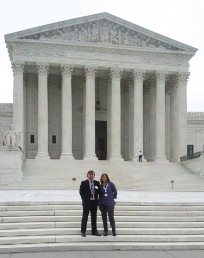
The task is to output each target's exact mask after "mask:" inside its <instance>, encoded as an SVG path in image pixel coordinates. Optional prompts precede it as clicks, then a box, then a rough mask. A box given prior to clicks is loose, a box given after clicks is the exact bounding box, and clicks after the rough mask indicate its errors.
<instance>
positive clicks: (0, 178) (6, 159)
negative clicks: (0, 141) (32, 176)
mask: <svg viewBox="0 0 204 258" xmlns="http://www.w3.org/2000/svg"><path fill="white" fill-rule="evenodd" d="M0 157H1V162H0V185H2V184H13V183H17V182H20V181H22V177H23V172H22V165H23V160H24V155H23V152H22V151H21V150H20V149H19V148H18V147H10V148H8V147H3V148H1V149H0Z"/></svg>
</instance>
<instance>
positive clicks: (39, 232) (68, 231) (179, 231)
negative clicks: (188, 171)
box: [0, 226, 204, 240]
mask: <svg viewBox="0 0 204 258" xmlns="http://www.w3.org/2000/svg"><path fill="white" fill-rule="evenodd" d="M98 230H99V231H101V232H103V230H102V227H101V228H100V227H98ZM87 232H90V231H89V230H88V231H87ZM117 233H118V235H126V236H127V235H163V236H165V235H185V234H186V235H202V234H203V235H204V228H185V229H183V228H119V227H118V226H117ZM50 235H69V236H70V235H71V236H73V235H80V227H77V228H74V227H72V228H39V229H9V230H1V231H0V237H12V236H50ZM0 240H1V238H0Z"/></svg>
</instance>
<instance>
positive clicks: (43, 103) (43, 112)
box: [36, 64, 49, 158]
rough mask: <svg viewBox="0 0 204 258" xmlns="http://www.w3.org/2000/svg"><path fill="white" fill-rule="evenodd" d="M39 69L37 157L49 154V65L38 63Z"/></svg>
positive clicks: (46, 156) (47, 156)
mask: <svg viewBox="0 0 204 258" xmlns="http://www.w3.org/2000/svg"><path fill="white" fill-rule="evenodd" d="M37 70H38V152H37V156H36V158H49V154H48V65H47V64H37Z"/></svg>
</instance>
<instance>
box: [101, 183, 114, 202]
mask: <svg viewBox="0 0 204 258" xmlns="http://www.w3.org/2000/svg"><path fill="white" fill-rule="evenodd" d="M106 195H107V196H106ZM114 199H117V189H116V187H115V185H114V183H113V182H108V184H107V189H106V191H105V189H104V187H103V186H102V185H101V196H100V199H99V203H100V204H101V205H107V206H111V205H114V204H115V201H114Z"/></svg>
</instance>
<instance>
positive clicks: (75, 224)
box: [0, 218, 204, 230]
mask: <svg viewBox="0 0 204 258" xmlns="http://www.w3.org/2000/svg"><path fill="white" fill-rule="evenodd" d="M116 223H117V227H119V228H183V229H184V228H204V222H182V221H181V222H169V221H168V222H160V221H159V222H151V221H149V222H141V221H139V222H135V221H125V218H124V221H122V222H121V221H118V219H117V220H116ZM97 224H98V227H101V228H102V220H101V219H98V223H97ZM80 226H81V222H80V218H79V220H78V221H68V222H54V221H53V222H45V221H44V222H32V223H29V222H27V223H23V222H22V223H14V222H13V223H0V230H7V229H32V228H34V229H38V228H80ZM90 226H91V223H90V222H88V223H87V227H88V228H89V227H90Z"/></svg>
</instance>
